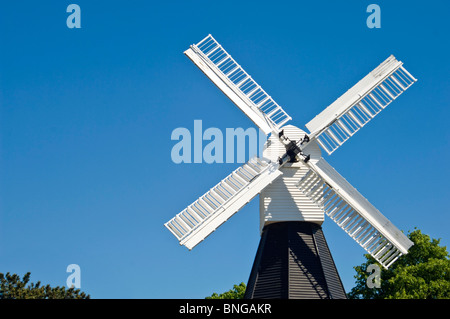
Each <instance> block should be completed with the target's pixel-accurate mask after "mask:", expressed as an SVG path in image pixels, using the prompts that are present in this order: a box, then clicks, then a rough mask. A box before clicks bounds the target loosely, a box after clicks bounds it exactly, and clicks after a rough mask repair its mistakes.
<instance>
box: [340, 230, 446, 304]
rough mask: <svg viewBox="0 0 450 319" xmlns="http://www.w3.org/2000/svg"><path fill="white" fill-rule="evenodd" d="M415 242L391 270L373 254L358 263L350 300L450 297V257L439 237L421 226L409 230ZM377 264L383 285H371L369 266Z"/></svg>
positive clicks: (409, 234)
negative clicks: (376, 259)
mask: <svg viewBox="0 0 450 319" xmlns="http://www.w3.org/2000/svg"><path fill="white" fill-rule="evenodd" d="M408 237H409V239H410V240H411V241H413V242H414V246H412V247H411V248H410V249H409V252H408V254H406V255H403V256H401V257H400V258H399V259H397V261H396V262H395V263H394V264H393V265H392V266H391V267H390V268H389V269H388V270H386V269H383V268H382V267H381V266H380V265H379V264H378V263H377V262H376V261H375V259H373V258H372V257H371V256H370V255H368V254H366V255H364V256H365V257H366V259H367V261H366V262H364V263H363V264H362V265H360V266H355V267H354V269H355V270H356V275H355V276H354V277H355V278H356V286H355V287H354V288H353V289H352V290H351V291H350V293H348V297H349V298H351V299H450V260H449V257H450V256H449V254H448V252H447V248H446V247H445V246H440V245H439V244H440V239H431V238H430V236H428V235H425V234H422V232H421V231H420V230H418V229H415V230H414V231H413V232H409V233H408ZM370 264H378V265H379V266H380V268H381V269H382V271H381V286H380V288H368V287H367V284H366V280H367V277H368V276H369V275H370V272H369V273H368V272H367V267H368V266H369V265H370Z"/></svg>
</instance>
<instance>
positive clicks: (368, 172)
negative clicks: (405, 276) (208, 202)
mask: <svg viewBox="0 0 450 319" xmlns="http://www.w3.org/2000/svg"><path fill="white" fill-rule="evenodd" d="M70 3H76V4H78V5H79V6H80V7H81V26H82V28H81V29H69V28H67V26H66V18H67V16H68V15H69V14H68V13H66V7H67V6H68V5H69V4H70ZM370 3H377V4H378V5H380V7H381V29H369V28H367V26H366V18H367V16H368V13H366V8H367V6H368V5H369V4H370ZM449 12H450V5H449V2H448V1H426V2H424V1H376V2H371V1H356V0H355V1H304V2H303V1H278V2H276V1H275V2H274V1H251V2H250V1H247V2H243V1H227V2H221V3H220V4H219V3H216V2H211V1H170V2H167V3H166V2H151V1H132V2H131V1H81V0H79V1H78V0H77V1H75V0H74V1H73V2H70V1H38V2H36V1H9V2H8V3H6V2H2V4H1V6H0V68H1V69H0V138H1V139H0V143H1V144H0V272H13V273H18V274H21V275H23V274H24V273H25V272H27V271H31V273H32V277H31V279H32V281H37V280H40V281H41V282H43V283H49V284H51V285H60V286H62V285H65V283H66V278H67V276H68V275H69V274H68V273H66V267H67V266H68V265H69V264H78V265H79V266H80V267H81V288H82V290H83V291H86V292H87V293H89V294H91V296H92V297H93V298H203V297H205V296H207V295H210V294H211V293H212V292H222V291H225V290H228V289H230V288H232V286H233V284H235V283H239V282H241V281H243V282H247V279H248V276H249V273H250V269H251V265H252V263H253V259H254V255H255V253H256V249H257V245H258V242H259V208H258V200H254V201H253V202H251V203H250V204H249V205H247V206H246V207H245V208H244V209H242V210H241V211H240V212H238V213H237V214H236V215H234V216H233V217H232V218H231V219H230V220H229V221H228V222H227V223H225V224H224V225H223V226H222V227H220V228H219V229H218V230H217V231H216V232H215V233H213V234H212V235H211V236H210V237H208V239H207V240H206V241H204V242H203V243H201V244H200V245H199V246H197V247H196V248H195V249H194V250H193V251H191V252H189V251H188V250H187V249H186V248H184V247H181V246H179V245H178V243H177V241H176V239H175V238H174V237H173V236H172V235H171V234H170V233H169V232H168V231H167V230H166V229H165V228H164V227H163V224H164V222H166V221H168V220H169V219H170V218H172V217H173V216H174V215H175V214H177V213H178V212H180V211H181V210H182V209H184V208H185V206H187V205H188V204H190V203H191V202H193V201H194V200H195V199H197V197H198V196H200V195H202V194H203V193H204V192H205V191H207V190H208V189H209V188H210V187H211V186H213V185H215V184H216V183H217V182H218V181H219V180H221V179H222V178H223V177H225V176H226V175H228V174H229V173H230V172H231V171H232V170H233V169H234V168H236V167H237V166H238V165H239V164H180V165H177V164H174V163H173V162H172V161H171V158H170V152H171V149H172V147H173V145H174V144H175V142H174V141H171V139H170V136H171V132H172V131H173V130H174V129H175V128H177V127H187V128H189V129H192V128H193V123H194V120H195V119H201V120H202V121H203V126H204V127H205V128H207V127H218V128H220V129H223V130H225V128H227V127H243V128H248V127H252V125H253V124H252V122H251V121H250V120H248V119H247V118H246V117H245V116H244V115H243V114H242V113H241V112H240V111H239V110H238V108H237V107H235V106H234V105H233V104H232V103H231V102H230V101H229V100H228V99H227V98H226V97H225V96H224V95H223V94H222V93H221V92H220V91H219V90H218V89H217V88H216V87H215V86H214V85H213V84H212V83H211V82H210V81H209V80H208V79H207V78H206V77H205V76H204V75H203V74H202V72H200V71H199V70H198V69H197V68H196V67H195V66H194V64H193V63H192V62H190V61H189V59H188V58H187V57H185V56H184V55H183V51H184V50H186V49H187V48H188V47H189V45H190V44H193V43H197V42H198V41H199V40H201V39H202V38H203V37H205V36H206V35H207V34H208V33H211V34H212V35H213V36H214V37H215V38H216V39H217V40H218V41H219V42H220V43H221V44H222V45H223V46H224V47H225V48H226V49H227V50H228V52H230V53H231V54H232V56H233V57H234V58H235V59H236V60H237V61H238V63H240V64H241V65H242V66H243V67H244V68H245V69H246V71H247V72H248V73H250V74H251V75H252V76H253V78H254V79H255V80H256V81H257V82H258V83H259V84H261V85H262V86H263V88H264V89H265V90H266V91H267V92H268V93H269V94H270V95H271V96H272V97H273V98H274V99H275V100H276V101H277V102H278V103H279V104H280V105H282V106H283V107H284V109H285V110H286V111H287V112H288V113H289V115H291V116H292V117H293V121H291V122H290V123H291V124H293V125H296V126H299V127H301V128H303V127H304V124H306V123H307V122H308V121H309V120H310V119H312V118H313V117H314V116H315V115H316V114H318V113H319V112H320V111H322V109H323V108H325V107H326V106H328V105H329V104H330V103H331V102H333V101H334V100H335V99H336V98H338V97H339V96H340V95H341V94H343V93H344V92H345V91H346V90H347V89H348V88H350V87H351V86H352V85H353V84H355V83H356V82H357V81H358V80H360V79H361V78H362V77H363V76H364V75H366V74H367V73H368V72H369V71H371V70H372V69H373V68H375V67H376V66H377V65H378V64H379V63H381V62H382V61H383V60H384V59H386V58H387V57H388V56H389V55H390V54H394V55H395V56H396V57H397V58H398V59H399V60H401V61H403V62H404V65H405V67H406V69H407V70H409V71H410V72H411V73H412V74H413V75H414V76H415V77H416V78H418V80H419V81H418V82H417V83H416V84H415V85H413V86H412V87H411V88H410V89H409V90H408V91H406V92H405V93H404V94H403V95H402V96H400V97H399V99H398V100H396V101H395V102H394V103H392V104H391V105H390V106H388V108H387V109H386V110H385V111H383V112H382V113H381V114H380V115H379V116H378V117H377V118H375V119H374V120H373V121H371V122H370V123H369V124H368V125H367V126H366V127H364V128H363V129H362V130H361V131H360V132H359V133H357V134H356V135H355V136H354V137H352V138H351V140H350V141H348V142H347V143H346V144H345V145H344V146H343V147H341V148H340V149H339V150H338V151H336V152H335V153H334V154H333V155H332V156H326V154H324V157H325V158H326V160H327V161H328V162H329V163H330V164H331V165H333V166H334V167H335V168H336V169H337V170H338V172H340V173H341V174H342V175H343V176H344V177H346V179H347V180H348V181H349V182H350V183H352V185H354V186H355V187H356V188H357V189H358V190H359V191H360V192H361V193H362V194H363V195H364V196H365V197H366V198H367V199H368V200H369V201H370V202H372V203H373V204H374V205H375V206H376V207H377V208H378V209H379V210H380V211H381V212H382V213H383V214H384V215H385V216H387V217H388V218H389V219H390V220H391V221H392V222H393V223H394V224H395V225H396V226H397V227H398V228H400V229H402V230H405V231H408V230H412V229H414V227H418V228H420V229H421V230H422V231H423V232H425V233H427V234H429V235H431V236H432V237H434V238H442V244H444V245H448V244H449V230H448V229H449V224H450V214H449V210H448V203H449V198H450V192H449V186H448V183H447V181H448V180H449V178H450V172H449V168H448V163H449V155H450V152H449V146H450V143H449V141H450V135H449V129H448V119H449V118H450V111H449V100H450V99H449V63H448V59H449V56H450V54H449V53H450V52H449V41H448V34H449V27H448V14H449ZM323 227H324V232H325V236H326V238H327V240H328V244H329V246H330V249H331V251H332V254H333V257H334V260H335V262H336V264H337V267H338V270H339V272H340V275H341V278H342V280H343V283H344V286H345V288H346V290H347V291H348V290H350V289H351V288H352V287H353V284H354V278H353V275H354V270H353V268H352V267H353V266H355V265H358V264H360V263H361V262H362V261H363V260H364V258H363V254H364V250H363V249H362V248H360V247H359V245H357V244H356V243H355V242H353V240H352V239H350V238H349V237H348V236H347V235H346V234H345V233H344V232H343V231H341V230H340V229H339V228H338V227H337V226H336V225H334V223H333V222H332V221H330V220H329V219H326V221H325V223H324V225H323Z"/></svg>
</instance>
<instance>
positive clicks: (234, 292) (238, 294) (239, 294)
mask: <svg viewBox="0 0 450 319" xmlns="http://www.w3.org/2000/svg"><path fill="white" fill-rule="evenodd" d="M245 288H246V285H245V284H244V283H243V282H241V283H240V284H239V285H234V286H233V289H230V290H228V291H226V292H224V293H221V294H217V293H213V294H212V295H211V296H209V297H206V298H205V299H244V293H245Z"/></svg>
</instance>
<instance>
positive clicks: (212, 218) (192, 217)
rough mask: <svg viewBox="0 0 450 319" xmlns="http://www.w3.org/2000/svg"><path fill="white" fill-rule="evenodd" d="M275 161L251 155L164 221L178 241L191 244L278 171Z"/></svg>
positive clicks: (259, 188)
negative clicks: (250, 157) (251, 156)
mask: <svg viewBox="0 0 450 319" xmlns="http://www.w3.org/2000/svg"><path fill="white" fill-rule="evenodd" d="M278 167H279V164H278V163H274V162H270V161H268V160H265V159H260V158H257V157H255V158H252V159H250V161H248V162H247V163H245V164H244V165H243V166H241V167H239V168H238V169H236V170H235V171H233V172H232V173H231V174H230V175H228V176H227V177H226V178H224V179H223V180H222V181H221V182H220V183H218V184H217V185H216V186H214V187H213V188H211V189H210V190H209V191H208V192H207V193H206V194H204V195H203V196H202V197H200V198H199V199H197V200H196V201H195V202H194V203H192V204H191V205H189V206H188V207H187V208H185V209H184V210H183V211H182V212H181V213H179V214H177V215H176V216H175V217H174V218H172V219H171V220H170V221H168V222H167V223H165V224H164V225H165V226H166V227H167V228H168V229H169V230H170V231H171V232H172V234H173V235H174V236H175V237H176V238H177V239H178V240H179V242H180V245H184V246H186V247H187V248H188V249H192V248H194V247H195V246H196V245H197V244H198V243H200V242H201V241H202V240H204V239H205V238H206V237H207V236H208V235H209V234H211V233H212V232H213V231H214V230H216V229H217V228H218V227H219V226H220V225H222V224H223V223H224V222H225V221H227V220H228V219H229V218H230V217H231V216H232V215H234V214H235V213H236V212H237V211H239V210H240V209H241V208H242V207H244V206H245V205H246V204H247V203H248V202H249V201H250V200H251V199H252V198H253V197H255V196H256V195H257V194H258V193H259V192H261V190H262V189H264V188H265V187H266V186H267V185H269V184H270V183H271V182H272V181H274V180H275V179H276V178H277V177H278V176H280V175H281V174H282V173H281V171H280V170H279V169H278Z"/></svg>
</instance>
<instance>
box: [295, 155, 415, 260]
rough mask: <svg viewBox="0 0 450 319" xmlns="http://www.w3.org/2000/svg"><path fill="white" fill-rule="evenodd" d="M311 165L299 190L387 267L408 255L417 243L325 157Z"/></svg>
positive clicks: (301, 181)
mask: <svg viewBox="0 0 450 319" xmlns="http://www.w3.org/2000/svg"><path fill="white" fill-rule="evenodd" d="M308 166H309V167H310V171H309V172H308V173H307V174H306V175H305V176H304V177H303V178H302V179H301V180H300V181H299V183H298V187H299V188H300V189H301V190H302V191H303V192H304V194H305V195H306V196H307V197H309V198H310V199H311V200H313V201H314V202H316V203H317V204H319V205H320V206H321V207H322V208H323V209H324V211H325V214H326V215H328V216H329V217H330V218H331V219H332V220H333V221H334V222H336V224H338V225H339V227H341V228H342V229H343V230H344V231H345V232H346V233H347V234H348V235H350V237H352V238H353V239H354V240H355V241H356V242H357V243H358V244H359V245H361V247H363V248H364V249H365V250H366V251H367V252H368V253H369V254H370V255H371V256H372V257H374V258H375V259H376V260H377V261H378V262H379V263H380V264H381V265H383V267H385V268H388V267H389V266H390V265H392V263H394V262H395V260H397V258H398V257H400V256H401V255H402V254H406V253H407V252H408V249H409V248H410V247H411V246H412V245H413V242H412V241H410V240H409V239H408V237H406V236H405V235H404V234H403V233H402V232H401V231H400V230H399V229H397V228H396V227H395V226H394V225H393V224H392V223H391V222H390V221H389V220H388V219H387V218H386V217H384V216H383V215H382V214H381V213H380V212H379V211H378V210H377V209H376V208H375V207H374V206H373V205H372V204H371V203H369V201H367V199H365V198H364V197H363V196H362V195H361V194H360V193H359V192H358V191H357V190H356V189H355V188H354V187H353V186H351V185H350V184H349V183H348V182H347V181H346V180H345V179H344V178H343V177H342V176H341V175H339V173H337V172H336V170H334V168H333V167H331V166H330V165H329V164H328V163H327V162H326V161H325V160H324V159H323V158H321V159H320V160H319V161H318V162H316V163H313V162H308Z"/></svg>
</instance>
